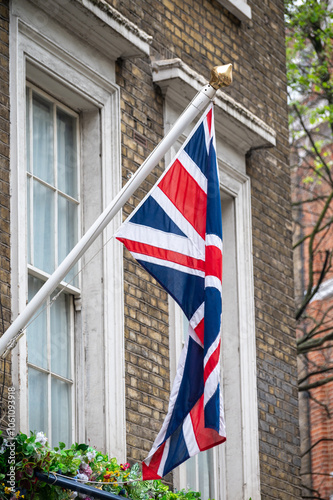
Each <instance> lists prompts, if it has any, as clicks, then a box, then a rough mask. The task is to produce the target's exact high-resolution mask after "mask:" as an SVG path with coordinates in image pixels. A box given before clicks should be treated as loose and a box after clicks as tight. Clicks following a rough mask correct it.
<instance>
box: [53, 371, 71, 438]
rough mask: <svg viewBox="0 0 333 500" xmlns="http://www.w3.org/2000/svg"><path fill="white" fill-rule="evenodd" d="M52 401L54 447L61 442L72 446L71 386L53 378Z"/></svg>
mask: <svg viewBox="0 0 333 500" xmlns="http://www.w3.org/2000/svg"><path fill="white" fill-rule="evenodd" d="M51 399H52V405H51V410H52V445H53V446H56V445H57V444H58V443H59V441H62V442H63V443H66V444H67V445H70V444H71V437H72V436H71V434H72V433H71V427H72V426H71V420H72V411H71V386H70V384H67V383H66V382H63V381H62V380H58V379H56V378H54V377H52V383H51Z"/></svg>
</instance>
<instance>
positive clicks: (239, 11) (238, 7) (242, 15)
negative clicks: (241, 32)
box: [217, 0, 252, 21]
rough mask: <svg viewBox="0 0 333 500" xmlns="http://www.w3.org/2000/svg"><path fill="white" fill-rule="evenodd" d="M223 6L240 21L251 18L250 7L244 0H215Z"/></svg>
mask: <svg viewBox="0 0 333 500" xmlns="http://www.w3.org/2000/svg"><path fill="white" fill-rule="evenodd" d="M217 1H218V2H219V3H220V4H221V5H223V7H225V8H226V9H228V10H229V11H230V12H231V13H232V14H233V15H234V16H236V17H237V18H238V19H240V20H241V21H247V20H248V19H251V18H252V14H251V8H250V7H249V6H248V5H247V3H246V2H245V1H244V0H217Z"/></svg>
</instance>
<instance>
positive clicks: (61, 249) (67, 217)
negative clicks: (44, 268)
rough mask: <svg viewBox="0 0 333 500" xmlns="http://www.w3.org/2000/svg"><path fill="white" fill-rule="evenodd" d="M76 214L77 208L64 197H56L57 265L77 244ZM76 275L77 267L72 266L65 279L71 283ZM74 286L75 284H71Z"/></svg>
mask: <svg viewBox="0 0 333 500" xmlns="http://www.w3.org/2000/svg"><path fill="white" fill-rule="evenodd" d="M77 212H78V207H77V205H76V204H75V203H73V202H71V201H70V200H68V199H67V198H65V197H64V196H61V195H59V197H58V260H59V264H60V262H62V261H63V260H64V258H65V257H66V255H68V254H69V252H70V251H71V250H72V248H73V247H74V245H75V244H76V242H77V237H78V234H77V225H78V221H77ZM76 273H77V266H74V267H73V268H72V269H71V271H70V272H69V273H68V275H67V277H66V278H65V279H66V281H68V282H71V281H72V279H73V277H74V276H75V275H76ZM72 284H75V283H72Z"/></svg>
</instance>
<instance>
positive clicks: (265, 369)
mask: <svg viewBox="0 0 333 500" xmlns="http://www.w3.org/2000/svg"><path fill="white" fill-rule="evenodd" d="M0 19H1V58H2V61H3V64H2V70H1V83H2V90H1V92H2V93H1V97H2V102H1V113H2V115H1V124H0V125H1V152H0V154H1V160H2V165H1V187H2V188H1V214H0V216H1V227H2V232H1V235H2V236H1V247H0V250H1V261H0V262H1V275H0V279H1V292H2V293H1V303H2V311H3V330H5V329H6V328H7V326H8V325H9V323H10V321H11V320H12V319H14V318H15V317H16V316H17V315H18V314H19V313H20V312H22V310H23V309H24V307H25V304H26V302H27V300H30V299H31V297H33V295H34V294H35V293H36V292H37V290H39V289H40V287H41V286H42V284H43V283H44V282H45V281H46V280H47V278H48V276H49V275H50V274H51V273H52V272H53V271H54V269H55V268H56V267H57V266H58V264H59V263H60V262H61V261H62V259H63V258H64V257H65V255H66V254H67V253H68V252H69V250H70V249H71V247H72V246H73V245H74V244H75V243H76V242H77V241H78V239H79V238H80V236H81V235H82V234H84V233H85V232H86V231H87V229H88V228H89V227H90V226H91V224H92V223H93V222H94V220H95V219H96V218H97V217H98V215H99V214H100V213H101V212H102V211H103V209H104V208H105V207H106V206H107V205H108V204H109V203H110V201H111V200H112V199H113V198H114V197H115V196H116V194H117V193H118V192H119V190H120V189H121V187H122V185H124V184H125V183H126V181H127V180H128V179H129V178H130V177H131V176H132V175H133V173H134V172H135V171H136V170H137V169H138V167H139V166H140V164H141V163H142V162H143V161H144V159H145V158H146V157H147V156H148V155H149V154H150V152H151V151H152V150H153V149H154V147H155V146H156V145H157V144H158V142H159V141H160V140H161V138H162V137H163V136H164V134H165V133H167V132H168V131H169V130H170V128H171V127H172V125H173V123H174V122H175V121H176V119H177V118H178V117H179V115H180V114H181V112H182V110H183V109H185V108H186V106H187V105H188V103H189V102H190V100H191V99H192V97H193V96H194V95H195V94H196V92H197V91H198V90H200V89H201V88H202V86H203V85H204V84H205V83H206V82H207V80H209V74H210V69H211V68H212V67H213V66H216V65H220V64H226V63H229V62H230V63H232V64H233V68H234V82H233V84H232V86H231V87H230V88H228V89H227V90H225V91H218V93H217V95H216V99H215V115H216V124H215V126H216V134H217V154H218V162H219V169H220V190H221V200H222V217H223V231H224V274H223V300H224V303H223V325H222V350H223V356H222V357H223V360H222V375H223V392H224V401H225V414H226V426H227V442H226V444H225V445H222V446H220V447H218V448H216V449H213V450H212V451H209V452H206V453H202V454H200V455H199V456H197V457H196V458H194V459H191V461H189V462H188V463H187V464H185V465H183V466H181V467H179V468H178V470H175V471H174V473H173V474H171V475H170V477H168V478H167V480H168V481H169V482H172V483H173V484H174V486H175V487H177V488H183V487H188V486H190V487H192V488H193V489H197V490H200V491H201V492H202V496H203V498H205V499H207V498H216V499H217V498H219V499H221V500H226V499H229V500H230V499H232V500H238V499H239V500H240V499H246V500H248V499H249V498H250V497H251V498H252V500H257V499H259V498H262V499H276V498H279V499H281V500H284V499H285V500H287V499H288V500H289V499H294V498H295V499H296V498H300V487H299V485H300V481H299V467H300V457H299V432H298V397H297V381H296V378H297V377H296V376H297V367H296V345H295V331H294V319H293V315H294V302H293V300H294V299H293V266H292V250H291V209H290V173H289V164H288V162H289V160H288V154H289V150H288V121H287V104H286V78H285V55H284V53H285V49H284V21H283V1H282V0H279V1H273V0H264V1H259V0H256V1H250V0H249V1H248V2H247V1H246V0H238V1H236V0H205V1H203V2H202V1H197V0H187V1H185V0H184V1H170V0H162V1H159V2H157V1H156V0H146V1H137V2H132V1H130V0H109V1H106V0H57V1H52V2H51V1H42V0H29V1H27V0H11V1H2V2H1V11H0ZM9 110H10V111H9ZM9 112H10V115H9ZM9 116H10V118H9ZM191 126H192V124H189V125H188V127H187V130H185V132H184V134H183V136H182V137H181V138H180V139H179V140H178V142H177V143H176V144H174V146H173V147H172V148H171V151H170V152H168V153H167V154H166V157H165V161H164V162H163V163H161V164H159V165H158V166H157V167H156V169H155V170H154V171H153V173H152V174H150V175H149V176H148V178H147V179H146V180H145V181H144V182H143V183H142V185H141V186H140V188H139V189H138V190H137V191H136V192H135V194H134V195H133V196H131V198H130V199H129V201H128V203H127V204H126V206H125V207H124V209H123V214H121V213H119V214H118V215H117V216H116V217H115V218H114V219H113V221H112V222H111V223H110V224H109V225H108V227H107V229H105V231H104V232H103V235H102V236H101V237H99V238H98V239H97V240H96V242H95V243H94V244H93V245H92V246H91V248H90V249H89V250H88V251H87V252H86V253H85V254H84V256H83V257H82V259H81V261H80V262H79V263H78V265H77V266H76V267H75V268H74V269H73V271H72V272H71V273H70V274H69V275H68V276H66V278H65V280H64V281H63V282H62V283H61V286H60V287H59V288H58V289H57V290H56V292H54V294H53V295H52V296H51V298H50V299H49V300H48V303H47V304H46V307H43V308H41V310H40V311H39V314H38V317H37V318H36V319H35V320H34V321H32V322H30V324H29V325H28V326H27V331H26V334H25V335H24V336H22V337H21V338H20V339H19V341H18V343H17V345H16V347H15V348H14V349H13V350H12V351H11V352H10V353H9V354H8V355H7V358H6V362H5V363H4V362H2V365H1V370H2V372H1V374H2V377H3V379H4V381H5V386H6V387H8V386H10V385H13V386H14V387H15V389H16V396H17V401H16V412H17V413H16V425H17V430H22V431H25V432H27V431H29V430H43V431H44V432H45V433H46V434H47V435H48V437H49V440H50V441H51V443H52V444H53V445H54V444H57V442H58V441H59V440H61V441H65V442H67V443H68V444H70V443H71V442H74V441H82V442H90V443H92V444H93V445H94V446H96V447H97V448H98V449H101V450H105V451H107V452H108V453H109V454H112V455H114V456H116V457H117V458H118V459H119V460H125V459H127V460H130V461H140V460H142V459H143V458H144V457H145V456H146V455H147V454H148V452H149V450H150V448H151V446H152V442H153V440H154V438H155V436H156V434H157V432H158V431H159V429H160V427H161V425H162V421H163V419H164V416H165V414H166V411H167V407H168V398H169V391H170V380H172V377H173V376H174V374H175V371H176V365H177V359H178V357H179V353H180V350H181V348H182V343H183V340H184V320H183V317H182V314H181V313H180V311H179V310H178V308H177V306H176V305H175V304H174V303H173V302H172V300H171V299H169V298H168V297H167V295H166V293H165V292H164V291H163V290H162V289H161V288H160V286H159V285H158V284H157V283H156V282H155V281H154V280H152V279H151V278H150V277H149V276H148V275H147V273H146V272H145V271H144V270H143V269H141V268H140V267H139V265H137V264H136V263H135V261H134V260H133V259H132V258H131V257H130V255H129V254H128V253H127V252H126V251H124V250H123V248H122V247H121V245H120V243H119V242H117V241H115V240H114V239H113V237H112V236H113V234H114V232H115V230H116V229H117V227H118V226H119V224H120V223H121V220H122V216H123V217H125V216H126V215H128V214H129V213H131V211H132V210H133V208H134V207H135V206H137V204H138V202H139V201H140V200H141V199H142V198H143V196H144V195H145V194H146V192H147V191H148V189H149V188H150V187H151V186H152V185H153V184H154V182H155V181H156V180H157V178H158V176H159V175H160V174H161V173H162V172H163V170H164V168H165V165H166V164H168V163H169V161H170V160H171V157H172V154H173V153H175V152H176V151H177V149H178V147H179V146H180V144H181V142H182V141H183V140H184V138H185V137H186V135H187V134H188V133H189V131H190V129H191ZM9 135H10V141H9ZM9 144H10V154H9ZM6 387H5V390H4V393H3V401H4V403H5V401H6V394H7V393H6ZM3 408H4V410H3V415H2V418H3V420H2V426H3V427H4V428H5V404H4V405H3Z"/></svg>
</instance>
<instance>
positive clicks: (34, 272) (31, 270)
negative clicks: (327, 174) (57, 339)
mask: <svg viewBox="0 0 333 500" xmlns="http://www.w3.org/2000/svg"><path fill="white" fill-rule="evenodd" d="M26 88H27V89H28V93H29V106H30V104H31V100H32V93H33V92H35V93H37V95H39V96H42V97H43V98H45V99H47V100H48V101H49V102H50V103H53V105H55V106H56V107H57V108H58V109H61V110H63V111H65V112H66V113H67V114H69V115H70V116H72V117H74V118H75V119H76V120H77V121H76V123H77V127H76V144H77V146H76V147H77V150H78V151H77V168H78V175H77V193H78V196H77V199H74V198H72V197H71V196H69V195H68V196H66V198H69V199H71V200H73V201H74V202H75V203H76V204H77V206H78V208H80V202H81V200H80V189H79V186H80V163H81V162H80V154H79V153H80V148H79V144H80V138H79V115H78V114H77V113H75V112H74V111H72V110H71V109H70V108H68V107H67V106H64V105H63V104H62V103H61V102H59V101H58V100H57V99H54V98H53V97H52V96H50V95H49V94H47V93H46V92H44V91H43V90H41V89H39V88H38V87H36V85H33V84H31V83H30V82H27V84H26ZM53 113H54V111H53ZM29 125H30V130H32V109H30V124H29ZM29 140H30V148H29V150H30V155H32V139H31V136H30V137H29ZM54 144H55V142H54ZM55 155H56V151H55ZM31 165H32V158H31V156H30V166H31ZM55 165H56V159H55V160H54V164H53V169H54V170H55V178H56V167H55ZM26 176H27V178H30V180H31V182H30V188H31V191H32V186H33V179H34V178H35V174H34V173H31V171H30V172H29V171H28V170H26ZM42 183H43V184H44V185H48V183H45V182H44V181H42ZM57 184H58V183H57ZM50 187H51V188H52V191H54V192H56V193H57V194H58V192H59V187H58V185H57V186H53V185H52V186H50ZM30 199H31V193H30ZM56 204H57V202H56ZM29 208H30V207H28V206H27V213H28V210H29ZM55 214H57V208H55ZM55 217H56V218H57V215H55ZM77 222H78V223H77V234H78V235H80V215H79V214H78V221H77ZM30 224H31V235H30V237H31V240H30V245H31V249H30V253H31V256H32V259H33V234H34V230H35V229H34V226H33V220H31V221H30ZM27 231H28V229H27ZM55 233H56V235H55V262H58V255H57V254H58V224H57V223H55ZM28 240H29V237H28V234H27V241H28ZM27 253H28V252H27ZM58 264H60V262H58ZM78 270H79V267H78ZM27 273H28V275H29V276H33V277H35V278H37V279H39V280H40V281H41V282H45V281H46V280H47V279H48V278H49V276H50V275H49V274H48V273H46V272H45V271H43V270H42V269H40V268H37V267H36V266H34V265H32V264H29V263H28V264H27ZM78 283H80V274H79V275H78ZM59 290H61V293H67V294H68V295H71V297H72V300H71V302H70V304H69V311H68V312H69V335H70V339H69V342H70V353H71V360H70V364H71V378H70V379H67V378H66V377H64V376H61V375H57V374H54V373H53V372H52V369H51V365H50V355H51V353H50V352H49V347H50V345H51V341H50V307H51V302H50V297H48V299H47V301H46V314H47V346H48V353H47V355H48V362H47V365H48V366H47V368H44V369H43V368H41V367H39V366H36V365H34V364H33V363H31V362H29V361H28V362H27V367H28V369H29V367H31V368H34V369H36V370H38V371H40V372H42V373H44V374H46V375H47V379H48V401H47V410H48V436H47V437H48V439H49V441H50V442H51V443H52V444H53V445H54V446H56V445H57V444H58V443H55V442H54V440H53V436H52V424H51V411H52V404H51V394H52V393H51V380H52V376H53V377H56V378H57V379H59V380H62V381H64V382H66V383H67V384H70V392H71V441H72V442H73V441H74V432H75V408H76V391H75V387H76V380H75V355H74V353H75V351H74V349H75V345H74V298H75V297H77V296H79V295H80V293H81V291H80V286H78V287H76V286H74V285H73V284H72V283H67V282H65V281H62V282H61V286H60V287H59V288H58V289H57V290H56V293H57V292H59ZM28 397H29V388H28ZM29 427H30V425H29ZM29 430H31V429H29ZM36 430H37V431H38V429H36ZM67 444H68V445H70V444H71V443H67Z"/></svg>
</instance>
